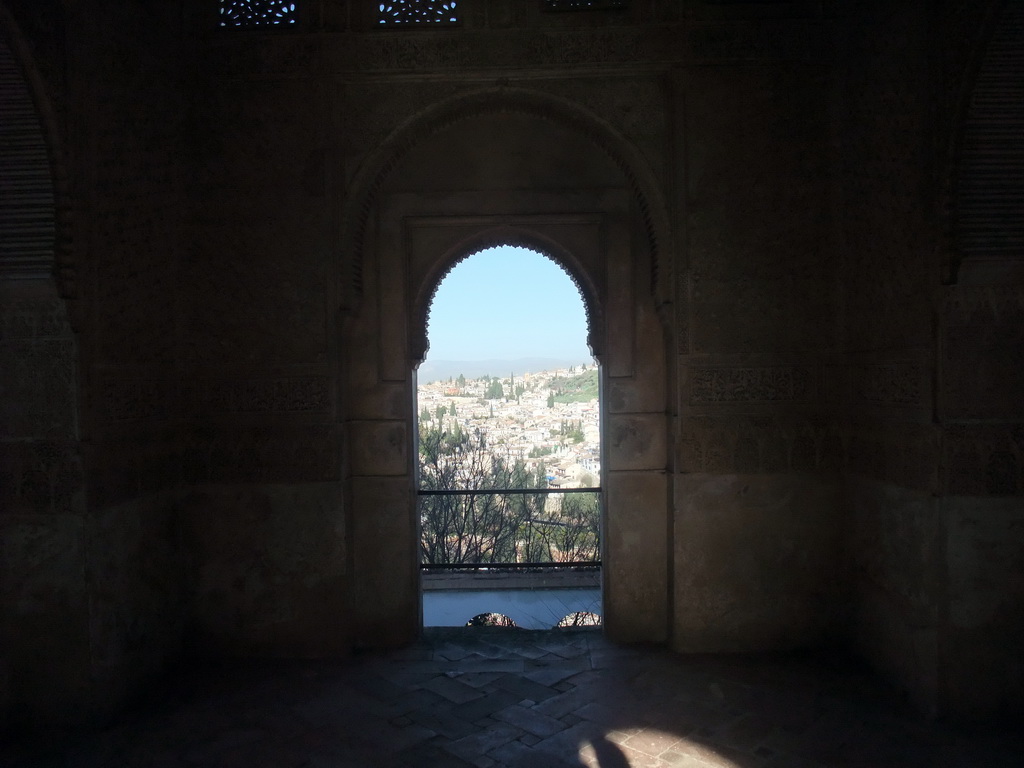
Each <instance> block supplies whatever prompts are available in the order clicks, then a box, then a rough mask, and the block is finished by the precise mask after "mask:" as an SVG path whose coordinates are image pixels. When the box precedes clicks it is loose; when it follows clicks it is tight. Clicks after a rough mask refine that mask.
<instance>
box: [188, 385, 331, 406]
mask: <svg viewBox="0 0 1024 768" xmlns="http://www.w3.org/2000/svg"><path fill="white" fill-rule="evenodd" d="M194 398H195V405H196V406H197V410H198V411H199V412H201V413H210V412H212V413H300V412H319V411H326V410H327V409H328V408H329V407H330V402H331V399H330V381H329V379H328V378H327V377H326V376H287V377H280V378H268V379H207V380H205V381H201V382H200V383H199V385H198V386H197V387H196V389H195V390H194Z"/></svg>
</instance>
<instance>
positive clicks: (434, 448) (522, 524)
mask: <svg viewBox="0 0 1024 768" xmlns="http://www.w3.org/2000/svg"><path fill="white" fill-rule="evenodd" d="M543 482H544V481H543V478H538V477H537V476H536V475H535V474H533V473H531V472H530V471H529V469H527V467H526V465H525V464H524V463H523V462H522V461H521V460H514V459H512V458H511V457H510V456H508V455H507V454H505V455H502V454H499V453H495V452H494V451H493V449H491V448H489V447H488V446H487V443H486V440H485V439H484V435H483V434H482V433H480V432H477V433H475V434H473V435H468V434H462V435H461V437H459V438H455V437H454V436H453V435H445V434H443V433H442V432H441V431H440V430H437V429H433V428H431V429H428V430H426V431H425V432H424V433H423V434H422V435H421V437H420V484H421V487H422V488H423V489H424V490H459V491H463V492H464V493H460V494H458V495H450V496H445V495H439V496H422V497H420V531H421V537H420V553H421V556H422V558H423V562H426V563H453V564H457V563H499V562H506V563H515V562H525V561H527V560H529V559H530V558H532V557H536V556H540V555H542V554H543V543H542V542H540V540H538V539H537V537H536V536H534V535H532V534H531V531H532V527H533V526H532V521H533V520H534V519H535V518H538V517H539V516H540V515H541V513H542V511H543V507H544V496H543V494H502V493H500V492H499V493H495V492H492V489H495V488H538V487H542V485H541V484H542V483H543Z"/></svg>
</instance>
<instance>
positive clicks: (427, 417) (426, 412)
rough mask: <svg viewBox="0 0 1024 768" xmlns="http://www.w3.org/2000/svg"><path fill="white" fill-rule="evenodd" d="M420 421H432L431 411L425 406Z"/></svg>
mask: <svg viewBox="0 0 1024 768" xmlns="http://www.w3.org/2000/svg"><path fill="white" fill-rule="evenodd" d="M420 421H430V409H429V408H427V406H425V405H424V406H423V410H422V411H420Z"/></svg>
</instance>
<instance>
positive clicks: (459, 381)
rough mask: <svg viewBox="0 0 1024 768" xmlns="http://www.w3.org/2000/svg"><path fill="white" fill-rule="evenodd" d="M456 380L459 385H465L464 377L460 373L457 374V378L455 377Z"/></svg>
mask: <svg viewBox="0 0 1024 768" xmlns="http://www.w3.org/2000/svg"><path fill="white" fill-rule="evenodd" d="M457 381H458V383H459V386H460V387H464V386H466V377H465V376H463V375H462V374H461V373H460V374H459V378H458V379H457Z"/></svg>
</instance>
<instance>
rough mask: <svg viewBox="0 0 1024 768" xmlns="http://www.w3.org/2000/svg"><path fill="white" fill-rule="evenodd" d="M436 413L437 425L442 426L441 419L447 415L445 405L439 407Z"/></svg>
mask: <svg viewBox="0 0 1024 768" xmlns="http://www.w3.org/2000/svg"><path fill="white" fill-rule="evenodd" d="M434 413H435V414H437V423H438V424H440V423H441V419H443V418H444V414H445V409H444V406H443V405H439V406H437V410H435V411H434Z"/></svg>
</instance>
